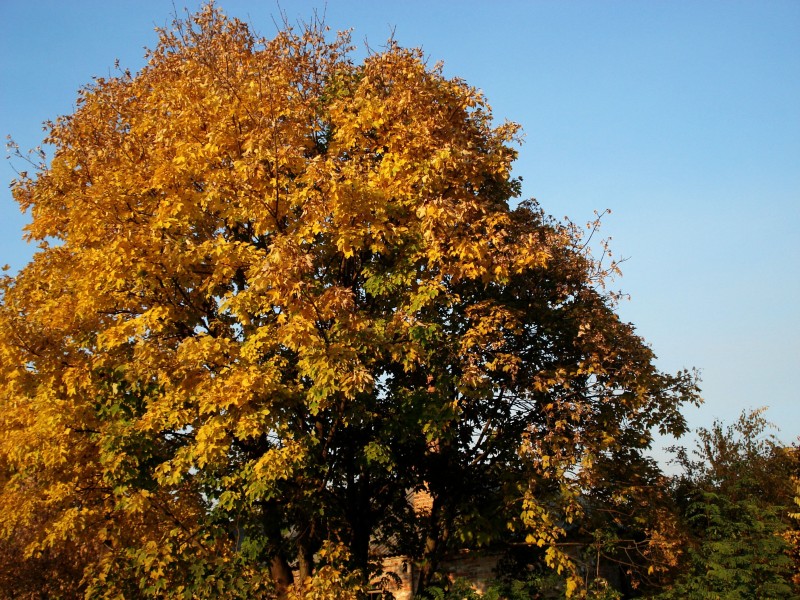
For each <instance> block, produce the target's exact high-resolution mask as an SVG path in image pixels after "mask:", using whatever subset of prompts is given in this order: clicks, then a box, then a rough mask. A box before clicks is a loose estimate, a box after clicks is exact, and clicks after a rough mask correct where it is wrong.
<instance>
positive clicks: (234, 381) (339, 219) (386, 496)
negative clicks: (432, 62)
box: [0, 5, 697, 598]
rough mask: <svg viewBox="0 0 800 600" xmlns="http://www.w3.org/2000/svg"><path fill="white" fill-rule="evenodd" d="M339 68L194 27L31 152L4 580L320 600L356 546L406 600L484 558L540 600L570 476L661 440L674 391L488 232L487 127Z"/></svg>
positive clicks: (551, 229) (521, 239)
mask: <svg viewBox="0 0 800 600" xmlns="http://www.w3.org/2000/svg"><path fill="white" fill-rule="evenodd" d="M348 51H349V38H348V36H347V35H344V34H343V35H339V36H337V37H336V38H335V39H334V40H333V41H326V39H325V31H324V28H322V27H318V26H310V27H307V28H303V29H302V30H300V31H299V32H298V31H293V30H292V29H290V28H286V29H284V30H282V31H280V32H279V33H278V34H277V36H276V37H275V38H274V39H272V40H261V39H256V38H255V37H254V36H253V35H252V34H251V33H250V31H249V30H248V28H247V27H246V26H245V25H244V24H242V23H241V22H239V21H236V20H231V19H228V18H226V17H224V16H223V15H222V14H221V13H220V12H219V11H218V10H217V9H216V8H214V7H213V6H210V5H209V6H206V7H205V8H204V9H203V10H202V11H201V12H200V13H199V14H198V15H196V16H194V17H192V18H191V19H190V20H189V21H187V22H180V21H179V22H177V23H176V25H175V28H174V30H172V31H162V32H161V35H160V41H159V44H158V46H157V47H156V48H155V50H153V51H152V52H150V53H149V55H148V59H149V60H148V64H147V66H146V67H144V68H143V69H142V70H141V71H140V72H139V73H137V74H135V75H132V74H130V73H127V72H125V73H121V74H120V75H119V76H118V77H114V78H110V79H97V80H96V81H95V83H94V84H92V85H91V86H89V87H87V88H86V89H84V90H83V91H82V92H81V95H80V98H79V100H78V108H77V110H76V111H75V113H74V114H73V115H70V116H67V117H62V118H60V119H58V120H56V121H55V122H53V123H50V124H49V125H48V128H49V134H48V137H47V139H46V141H47V143H48V144H51V145H52V146H53V147H54V148H55V152H54V155H53V158H52V160H51V161H50V162H49V163H44V162H43V163H42V164H41V165H39V166H38V167H37V170H36V172H35V173H32V174H28V173H21V174H20V177H19V179H18V180H17V181H16V182H15V183H14V185H13V188H14V189H13V192H14V197H15V198H16V199H17V201H18V202H19V203H20V205H21V207H22V208H23V209H26V210H30V211H31V216H32V222H31V224H30V225H29V226H28V228H27V235H28V238H29V239H31V240H36V241H38V242H39V243H40V251H39V252H38V253H37V254H36V256H35V257H34V259H33V261H32V262H31V263H30V264H29V265H28V266H27V267H25V268H24V269H23V270H22V271H21V272H20V273H19V274H18V275H17V276H16V277H7V278H6V279H5V280H4V282H3V284H2V305H0V397H2V402H3V410H2V411H0V464H1V465H2V466H3V468H4V469H5V475H6V476H7V478H6V479H4V480H3V485H2V488H1V489H0V504H1V505H2V508H3V514H4V518H3V523H2V525H1V526H0V538H2V539H4V540H6V542H8V540H11V539H13V536H14V535H15V532H17V531H25V532H26V535H25V536H24V538H22V539H23V541H24V543H23V544H22V547H21V548H19V552H20V556H18V557H17V560H18V561H20V564H22V563H24V561H25V560H28V559H30V560H37V557H40V556H43V555H44V554H46V553H52V554H55V555H60V556H65V555H66V554H68V555H69V556H74V557H76V561H77V563H78V564H77V565H76V567H78V568H79V570H80V572H81V573H82V579H81V582H79V583H80V589H82V590H84V591H86V593H87V594H89V595H90V596H92V595H96V596H104V597H105V596H109V597H110V596H114V595H115V594H120V593H121V594H124V595H126V596H128V595H130V596H158V597H162V596H182V597H219V596H220V595H221V594H223V595H224V596H225V597H231V598H232V597H246V598H255V597H264V596H269V595H271V594H275V593H277V594H278V595H279V596H287V595H290V594H306V595H308V597H324V594H329V595H330V594H333V595H334V596H337V594H338V596H337V597H345V595H346V594H345V591H343V590H346V589H351V590H357V589H359V586H362V587H363V586H364V585H366V583H367V582H368V581H369V577H370V573H371V569H372V568H373V566H374V563H372V562H371V556H370V547H371V543H377V542H380V543H382V544H384V546H388V547H390V548H391V549H392V550H394V551H396V552H403V553H406V554H408V555H410V556H411V557H413V558H416V559H419V561H420V563H419V564H420V565H422V571H423V573H422V580H423V584H425V583H426V582H429V581H431V580H432V577H433V576H434V574H435V573H436V570H437V566H438V564H439V561H440V559H441V557H442V556H444V555H445V554H446V553H448V552H451V551H452V550H454V549H457V548H463V547H477V546H482V545H486V544H489V543H491V542H492V541H495V540H498V539H508V538H509V536H511V537H512V538H513V539H515V540H517V541H518V542H520V543H527V544H531V545H536V546H540V547H542V549H543V551H544V552H545V555H544V556H545V560H546V562H547V563H548V564H549V565H551V566H552V567H553V568H555V569H557V570H558V572H559V573H562V572H563V574H564V576H565V577H568V579H569V580H568V583H567V586H568V590H569V591H572V590H573V589H575V588H576V586H578V585H580V582H581V579H580V577H578V576H577V575H578V574H577V572H576V571H575V568H574V565H573V563H572V561H571V560H570V558H569V556H568V555H566V554H565V553H564V552H563V551H562V550H561V549H560V547H559V546H558V541H559V539H560V538H561V537H562V536H563V534H564V531H565V527H566V526H567V524H568V523H570V522H573V521H575V520H576V519H579V518H580V517H581V514H582V510H583V509H582V507H583V504H582V502H581V498H582V496H583V495H584V494H585V493H587V491H590V490H591V489H593V488H594V487H596V485H597V478H596V477H595V474H596V470H595V469H596V467H595V465H597V463H598V458H599V457H602V456H604V455H608V454H613V455H614V456H619V457H623V458H624V459H625V460H627V458H625V457H631V458H632V459H634V460H636V459H638V457H639V456H640V455H641V452H642V451H643V450H646V449H647V448H648V447H649V446H650V443H651V433H650V431H651V429H652V428H658V429H660V430H662V431H669V432H672V433H674V434H680V433H682V432H683V431H684V429H685V423H684V420H683V418H682V416H681V414H680V412H679V408H680V406H681V404H682V403H684V402H687V401H689V402H694V401H696V400H697V396H696V388H695V382H694V378H693V377H692V375H691V374H690V373H679V374H677V375H675V376H672V375H668V374H664V373H661V372H659V371H658V370H657V369H656V368H655V367H654V366H653V358H654V357H653V354H652V352H651V351H650V350H649V348H648V347H647V346H646V345H645V343H644V342H643V341H642V340H641V339H640V338H639V337H638V336H637V335H636V334H635V333H634V330H633V327H632V326H630V325H628V324H625V323H622V322H621V321H620V320H619V318H618V317H617V315H616V314H615V312H614V296H613V295H612V294H609V293H607V292H606V291H605V290H604V288H603V283H604V279H605V277H606V275H607V274H608V271H607V269H606V268H605V267H603V266H602V265H601V262H600V261H595V260H593V259H592V257H591V256H590V255H589V254H588V251H587V249H586V242H585V241H584V240H581V238H580V233H579V230H578V229H577V228H575V227H573V226H571V225H569V224H562V223H558V222H556V221H554V220H552V219H551V218H549V217H547V216H546V215H544V214H543V213H542V211H541V210H540V209H539V208H538V206H537V205H536V204H535V202H525V203H522V204H520V205H519V206H517V207H516V208H512V206H511V205H510V202H511V201H512V200H513V199H514V198H515V197H516V196H517V194H518V193H519V189H520V188H519V182H518V181H516V180H515V179H513V178H512V177H511V176H510V170H511V163H512V160H513V159H514V157H515V155H516V152H515V150H514V149H513V148H512V147H511V144H512V143H513V142H514V141H515V139H516V135H517V129H518V128H517V126H515V125H513V124H503V125H500V126H497V127H496V126H494V125H493V122H492V115H491V112H490V109H489V107H488V105H487V104H486V101H485V100H484V98H483V96H482V95H481V94H480V93H479V92H478V91H476V90H475V89H473V88H471V87H470V86H468V85H467V84H466V83H464V82H463V81H460V80H457V79H447V78H445V77H444V76H443V75H442V72H441V68H440V67H434V68H429V67H428V66H426V63H425V61H424V60H423V57H422V55H421V53H420V52H418V51H414V50H406V49H403V48H401V47H399V46H398V45H396V44H394V43H390V44H389V46H388V47H387V48H386V49H385V50H384V51H381V52H379V53H374V54H371V55H369V56H368V57H367V58H366V59H365V60H364V62H363V63H361V64H354V63H353V62H352V61H351V59H350V58H349V54H348ZM610 268H611V269H612V270H613V268H614V267H613V266H612V267H610ZM620 448H624V452H618V450H619V449H620ZM423 488H424V489H426V490H428V492H429V493H430V494H431V496H432V499H433V503H432V508H431V510H430V512H429V513H427V514H424V515H416V514H415V513H414V512H413V511H412V510H411V509H410V507H409V506H408V502H407V499H406V496H407V493H408V492H409V490H420V489H423ZM622 493H627V492H622ZM26 557H27V558H26ZM52 564H54V565H57V564H58V563H57V562H55V563H52ZM54 569H55V570H54V571H53V572H52V573H51V575H52V577H53V578H54V579H58V578H70V577H73V575H72V574H71V573H68V572H60V571H59V570H58V568H57V567H54ZM73 583H74V582H73ZM326 590H327V591H326Z"/></svg>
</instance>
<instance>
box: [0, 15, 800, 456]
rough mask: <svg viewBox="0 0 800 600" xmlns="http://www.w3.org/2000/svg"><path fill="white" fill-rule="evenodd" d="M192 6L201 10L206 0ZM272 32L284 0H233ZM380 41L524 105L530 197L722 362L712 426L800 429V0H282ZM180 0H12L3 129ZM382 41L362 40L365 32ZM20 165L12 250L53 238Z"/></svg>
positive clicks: (131, 62)
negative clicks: (600, 215)
mask: <svg viewBox="0 0 800 600" xmlns="http://www.w3.org/2000/svg"><path fill="white" fill-rule="evenodd" d="M175 5H176V6H178V8H179V10H181V7H183V6H186V7H187V8H189V9H190V10H194V9H196V8H197V7H198V5H199V3H198V2H195V1H191V2H187V3H186V4H185V5H184V4H181V2H179V0H175ZM218 5H219V6H220V7H221V8H222V9H223V10H224V11H225V12H226V13H227V14H229V15H230V16H237V17H239V18H242V19H244V20H247V21H249V22H251V23H252V24H253V25H254V27H255V29H256V30H257V31H258V32H259V33H261V34H263V35H267V36H270V35H271V34H272V33H274V31H275V26H274V21H275V20H279V19H278V14H279V7H278V5H277V4H276V3H275V2H271V1H267V0H265V1H251V2H245V1H241V0H227V1H226V0H222V1H220V2H218ZM280 8H282V10H283V11H285V13H286V14H287V16H288V18H289V19H290V20H291V21H296V20H297V19H306V20H307V19H308V18H309V17H310V16H311V15H312V14H313V11H314V10H315V9H316V10H317V11H318V12H319V13H323V12H324V13H325V15H326V21H327V23H328V25H330V26H331V28H332V29H334V30H337V29H349V28H353V29H354V31H353V39H354V41H355V42H356V43H357V44H358V45H359V46H360V47H361V48H363V42H364V40H367V41H368V43H369V44H370V46H372V47H379V46H380V45H381V44H382V43H383V42H384V41H385V40H386V39H387V38H388V37H389V35H390V33H391V32H392V31H394V32H395V37H396V39H397V40H398V41H399V42H400V43H401V44H402V45H405V46H419V47H422V48H423V49H424V51H425V52H426V54H427V55H428V56H430V59H431V61H432V62H436V61H439V60H442V61H444V63H445V73H446V74H447V75H448V76H458V77H461V78H463V79H465V80H466V81H467V82H469V83H470V84H472V85H474V86H475V87H478V88H481V89H482V90H483V91H484V92H485V93H486V96H487V97H488V100H489V102H490V104H491V105H492V107H493V108H494V113H495V117H496V118H497V119H498V120H503V119H509V120H512V121H516V122H518V123H520V124H521V125H522V126H523V128H524V130H525V133H526V142H525V144H524V145H523V146H522V147H521V149H520V158H519V160H518V161H517V164H516V174H517V175H520V176H522V177H523V179H524V186H523V195H524V196H526V197H531V196H533V197H536V198H537V199H538V200H539V201H540V202H541V204H542V206H543V207H544V208H545V210H547V211H548V212H549V213H551V214H553V215H555V216H558V217H563V216H569V217H570V218H571V219H572V220H574V221H576V222H585V221H588V220H589V219H591V218H592V216H593V211H594V210H599V211H602V210H604V209H607V208H608V209H611V210H612V214H611V215H610V216H608V217H606V218H605V219H604V228H603V234H604V235H605V236H610V237H611V238H612V249H613V251H614V253H615V254H616V255H618V256H622V257H626V258H627V259H628V260H627V261H626V262H625V263H624V265H623V272H624V275H623V277H622V278H620V279H618V280H617V281H616V282H614V287H615V288H620V289H622V290H623V291H625V292H626V293H628V294H630V296H631V299H630V301H626V302H623V304H622V305H621V306H620V312H621V314H622V316H623V318H624V319H625V320H628V321H632V322H633V323H634V324H636V326H637V329H638V331H639V332H640V334H641V335H642V336H643V337H644V338H645V339H646V340H647V341H648V342H649V343H651V345H652V346H653V349H654V350H655V352H656V354H657V355H658V357H659V359H658V360H659V366H660V367H662V368H663V369H665V370H671V371H674V370H676V369H680V368H684V367H697V368H698V369H700V370H701V373H702V377H703V385H702V387H703V396H704V398H705V400H706V402H705V404H704V405H703V407H701V408H699V409H688V410H687V411H686V414H687V417H688V419H689V422H690V424H691V425H692V426H693V427H697V426H709V425H710V424H711V423H712V421H713V420H714V419H715V418H721V419H723V420H725V421H729V422H730V421H733V420H734V419H735V417H736V416H737V415H738V414H739V413H740V412H741V410H743V409H748V408H755V407H758V406H762V405H767V406H769V407H770V410H769V413H768V418H769V419H770V420H772V421H773V422H775V423H776V424H777V425H779V426H780V429H781V431H780V438H781V439H782V440H784V441H786V442H791V441H793V440H796V439H797V437H798V436H800V394H798V389H797V385H796V383H795V379H796V378H797V376H798V374H800V242H798V233H799V232H800V2H796V1H784V2H779V1H769V0H768V1H755V0H754V1H752V2H737V1H733V0H731V1H725V2H723V1H717V2H706V1H692V2H689V1H688V0H687V1H670V2H666V1H656V0H653V1H650V2H634V1H628V2H621V1H607V2H588V1H572V2H555V1H547V2H535V1H525V2H523V1H505V2H500V1H497V2H489V1H488V0H487V1H484V2H477V1H460V2H455V1H452V2H450V1H444V0H438V1H437V0H427V1H425V2H419V1H400V0H395V1H394V2H388V1H387V2H383V1H376V2H367V1H366V0H365V1H360V2H356V1H345V0H328V2H327V6H326V5H325V3H324V2H323V0H319V1H312V0H302V1H295V2H291V1H288V0H284V1H283V2H281V7H280ZM172 11H173V2H172V0H114V1H112V2H108V1H107V0H102V1H101V0H79V1H76V2H63V1H61V0H39V1H36V2H30V1H28V0H2V1H1V2H0V39H2V42H1V43H2V45H3V47H2V53H0V133H2V135H3V136H5V135H6V134H11V135H12V136H13V138H14V139H15V140H16V141H17V142H18V143H19V145H20V146H21V147H23V148H28V147H33V146H36V145H38V144H39V143H40V141H41V138H42V135H43V134H42V130H41V123H42V121H44V120H46V119H52V118H54V117H56V116H57V115H59V114H66V113H70V112H72V110H73V107H74V101H75V98H76V91H77V90H78V88H79V87H80V86H82V85H83V84H86V83H88V82H90V80H91V77H92V76H95V75H97V76H103V75H107V74H108V73H109V72H110V71H111V70H112V69H113V64H114V61H115V59H119V60H120V63H121V65H122V66H123V67H128V68H130V69H131V70H132V71H135V70H137V69H138V68H139V67H141V66H142V64H143V62H144V61H143V52H144V50H143V49H144V47H145V46H153V45H154V44H155V40H156V35H155V33H154V31H153V28H154V27H155V26H163V25H166V24H168V23H169V21H170V20H171V13H172ZM360 51H362V50H360ZM14 164H17V166H18V167H20V168H22V167H21V165H19V164H18V163H14V162H13V161H11V162H10V161H4V163H3V164H2V166H0V178H1V179H2V182H3V185H2V187H0V263H8V264H9V265H11V267H12V270H17V269H19V268H21V267H22V266H23V265H24V264H25V263H26V262H27V260H28V259H29V258H30V256H31V254H32V252H33V250H34V249H33V248H30V247H28V246H26V245H25V244H24V243H23V242H22V240H21V228H22V226H23V225H24V223H25V222H26V218H25V216H24V215H21V214H20V213H19V210H18V209H17V207H16V205H15V204H14V203H13V201H12V200H11V195H10V192H9V190H8V187H7V184H8V182H9V181H10V180H11V179H12V178H13V176H14V172H13V170H12V165H14Z"/></svg>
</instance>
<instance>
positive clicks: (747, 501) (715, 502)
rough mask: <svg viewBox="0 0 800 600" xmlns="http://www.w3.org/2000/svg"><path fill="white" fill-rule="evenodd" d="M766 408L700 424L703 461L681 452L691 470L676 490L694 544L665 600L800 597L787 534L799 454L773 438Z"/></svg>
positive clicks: (682, 461)
mask: <svg viewBox="0 0 800 600" xmlns="http://www.w3.org/2000/svg"><path fill="white" fill-rule="evenodd" d="M764 410H765V409H759V410H755V411H752V412H750V413H747V412H744V413H742V415H741V416H740V417H739V419H738V420H737V421H736V422H735V423H734V424H733V425H731V426H729V427H723V425H722V423H721V422H719V421H717V422H715V423H714V425H713V426H712V428H711V429H700V430H699V432H698V437H699V441H698V447H697V450H696V452H695V454H696V455H697V457H698V459H699V460H691V459H690V458H689V455H688V454H687V453H686V451H685V450H683V449H680V451H679V453H678V462H679V463H680V464H681V465H682V466H683V467H684V473H683V474H682V475H681V476H680V477H679V478H678V481H677V486H676V488H675V489H676V494H677V496H678V498H679V501H680V502H681V503H682V504H683V510H684V514H685V516H686V518H687V522H688V526H689V529H690V531H691V535H690V546H689V551H688V553H687V557H688V562H687V564H686V566H685V568H684V571H683V573H682V574H681V576H680V577H679V578H678V579H677V581H676V583H675V585H674V586H673V587H672V588H671V590H670V591H669V592H667V593H665V594H664V595H663V596H662V597H664V598H708V597H716V598H726V599H727V598H731V599H734V598H736V599H747V598H752V599H759V600H761V599H768V598H775V599H778V598H781V599H783V598H797V597H800V595H799V594H798V591H800V590H798V589H797V588H796V587H794V588H793V585H792V576H793V573H794V572H795V570H794V568H793V565H792V560H791V558H790V556H789V552H790V550H791V548H790V545H789V544H788V543H787V541H790V539H791V538H788V537H787V536H786V533H787V529H788V525H789V516H790V515H789V506H790V504H791V501H792V495H793V492H794V489H793V487H792V484H793V482H792V479H791V477H792V475H793V473H795V472H796V471H797V463H798V456H797V451H796V448H784V447H782V446H781V445H780V444H779V443H778V441H777V440H776V439H775V438H774V436H768V435H766V431H767V428H768V426H769V424H768V423H767V421H766V419H765V418H764V416H763V413H764Z"/></svg>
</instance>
